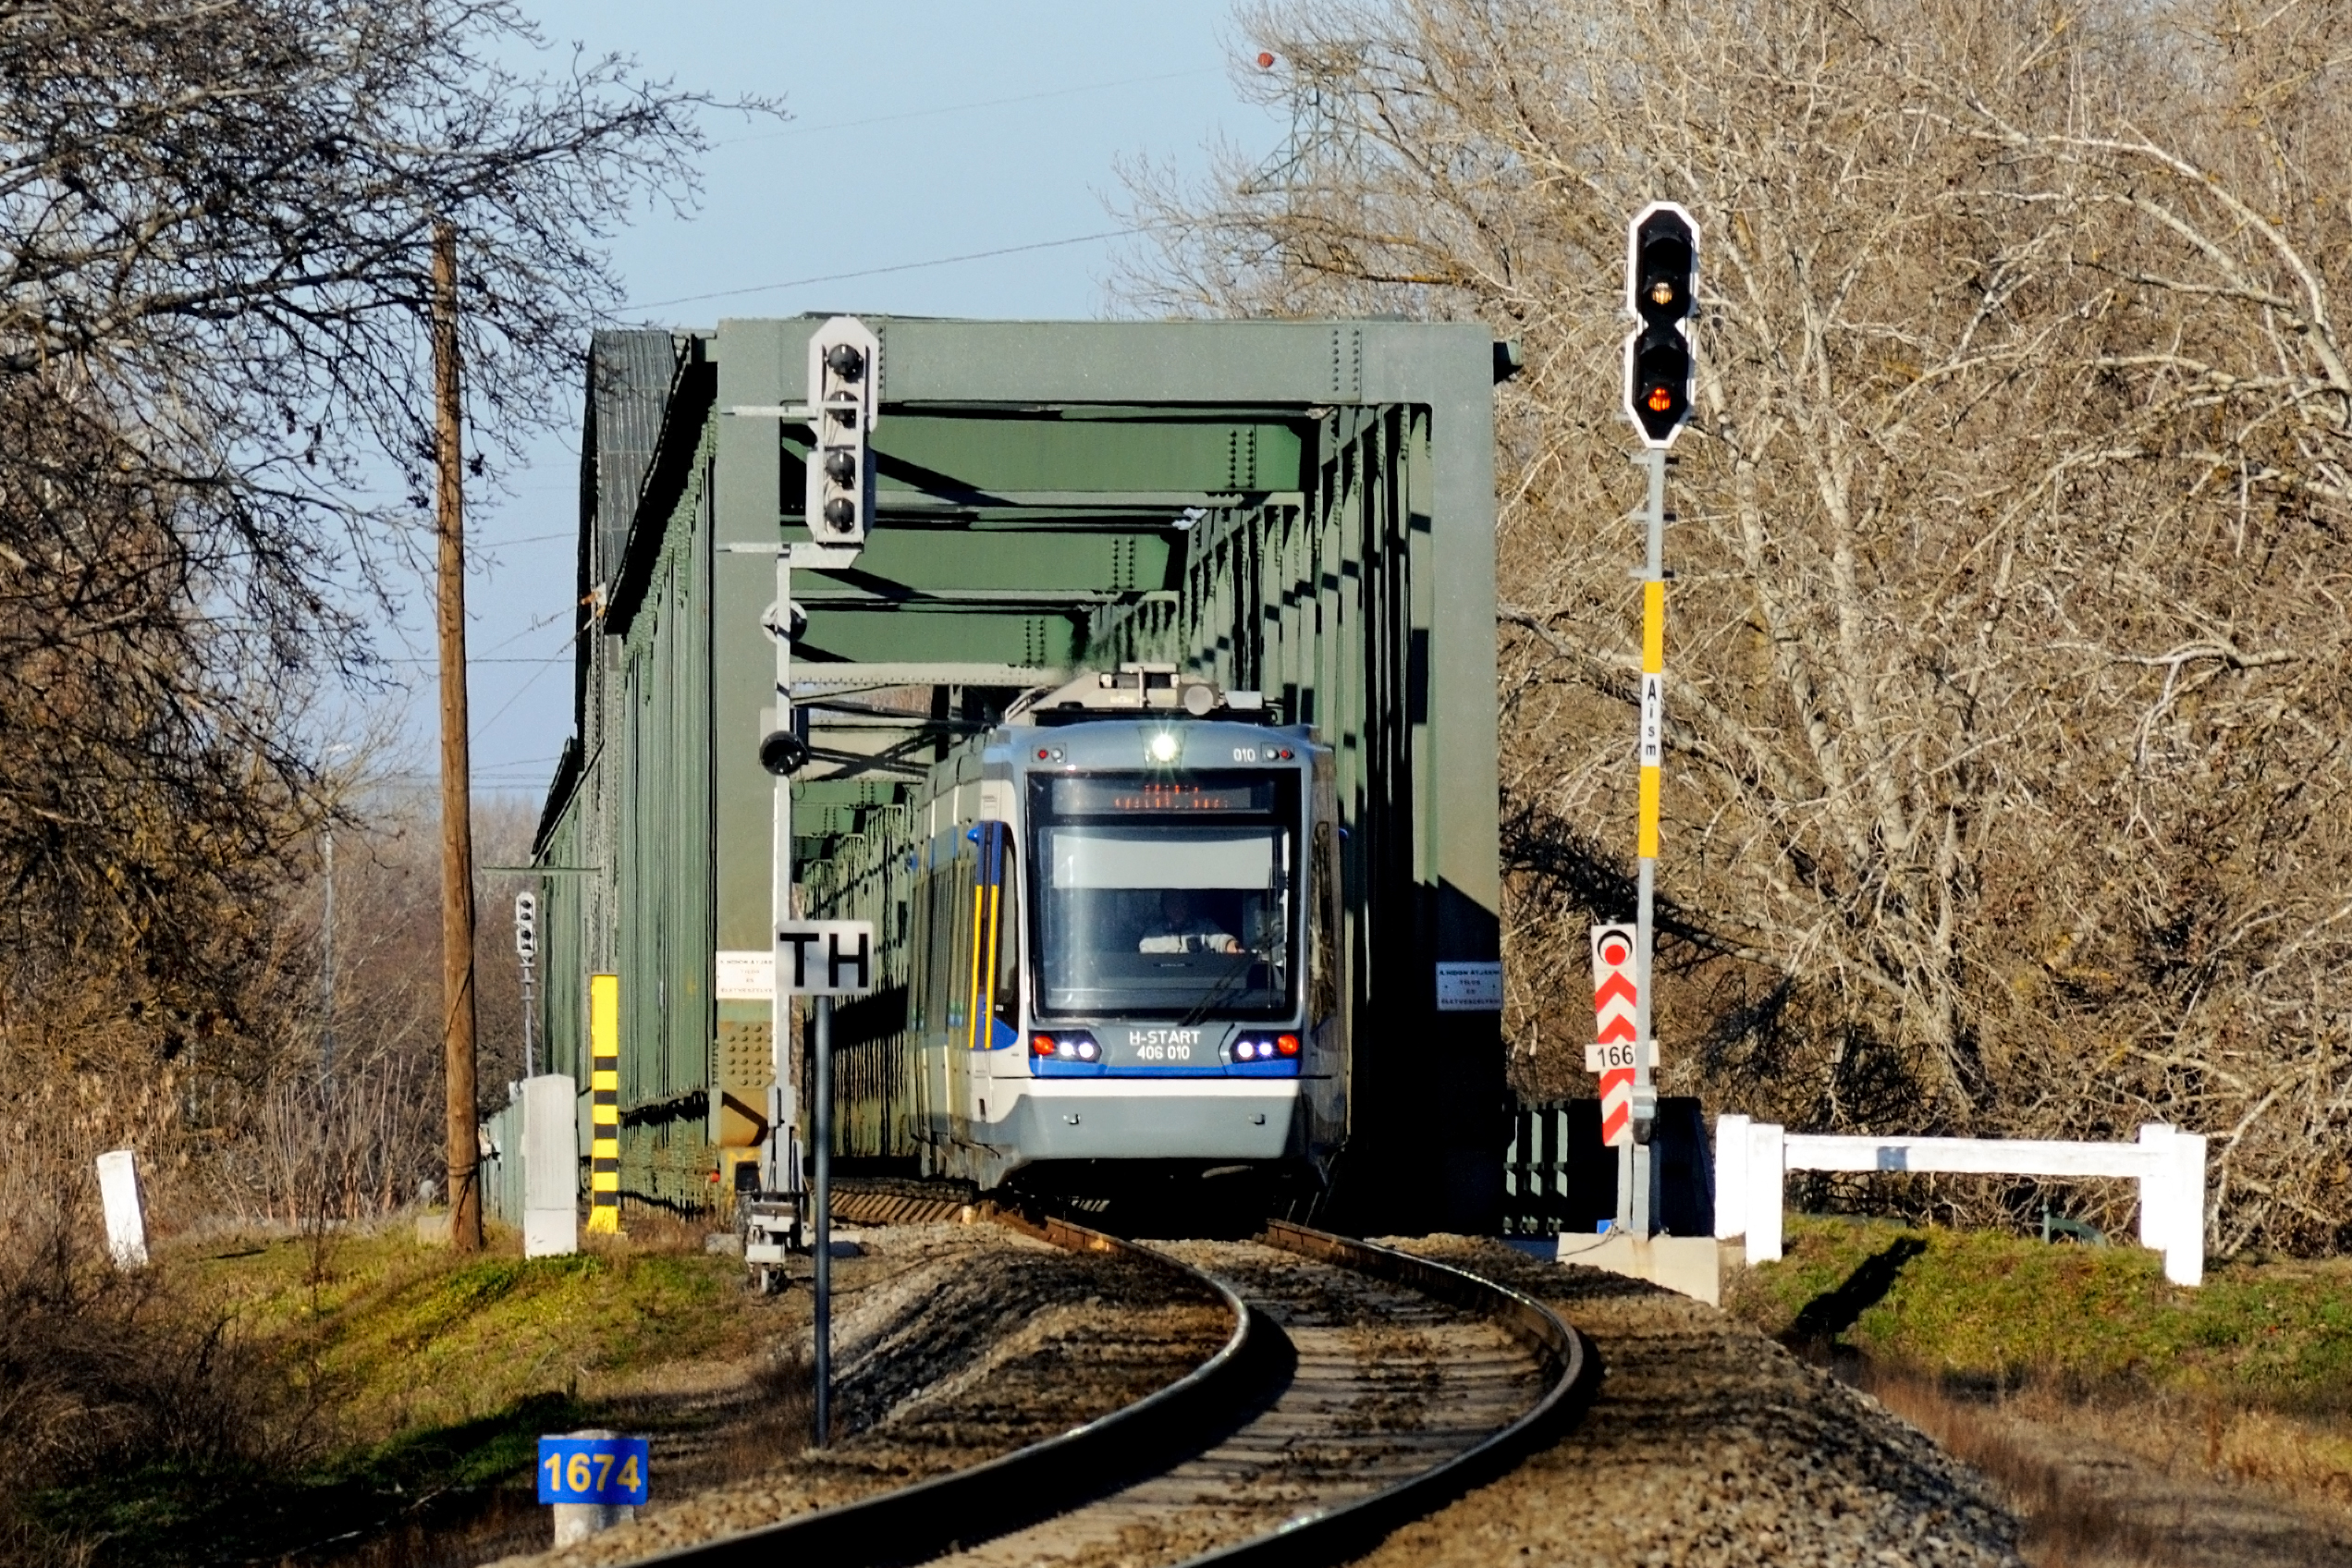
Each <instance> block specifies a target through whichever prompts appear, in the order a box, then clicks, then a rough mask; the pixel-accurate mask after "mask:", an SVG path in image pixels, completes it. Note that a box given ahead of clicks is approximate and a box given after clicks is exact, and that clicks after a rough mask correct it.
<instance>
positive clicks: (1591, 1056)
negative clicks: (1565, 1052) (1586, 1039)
mask: <svg viewBox="0 0 2352 1568" xmlns="http://www.w3.org/2000/svg"><path fill="white" fill-rule="evenodd" d="M1640 1053H1641V1047H1640V1045H1639V1044H1638V1043H1636V1042H1635V1041H1632V1040H1613V1041H1611V1043H1610V1044H1608V1045H1605V1046H1586V1047H1585V1071H1586V1072H1619V1071H1622V1070H1623V1069H1625V1068H1628V1067H1639V1066H1641V1065H1642V1060H1641V1055H1640ZM1648 1054H1649V1065H1650V1066H1652V1067H1656V1066H1657V1065H1658V1047H1657V1046H1656V1044H1655V1043H1653V1044H1652V1045H1651V1046H1650V1047H1649V1053H1648Z"/></svg>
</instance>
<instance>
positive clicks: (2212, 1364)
mask: <svg viewBox="0 0 2352 1568" xmlns="http://www.w3.org/2000/svg"><path fill="white" fill-rule="evenodd" d="M1725 1305H1726V1306H1727V1307H1729V1309H1730V1310H1732V1311H1733V1313H1735V1314H1736V1315H1738V1316H1740V1317H1744V1318H1746V1319H1747V1320H1748V1321H1750V1322H1752V1323H1754V1324H1756V1325H1757V1326H1758V1327H1759V1328H1761V1329H1764V1330H1765V1331H1766V1332H1768V1333H1770V1334H1772V1335H1773V1336H1775V1337H1776V1338H1779V1339H1780V1340H1782V1341H1783V1342H1786V1343H1788V1344H1790V1345H1792V1346H1794V1347H1795V1348H1797V1349H1799V1350H1800V1351H1802V1352H1804V1353H1806V1354H1809V1355H1812V1356H1815V1357H1816V1358H1819V1359H1827V1360H1832V1361H1835V1362H1838V1363H1840V1364H1841V1366H1842V1367H1843V1369H1844V1373H1845V1375H1847V1376H1849V1377H1850V1378H1853V1379H1854V1380H1855V1381H1856V1382H1858V1383H1860V1384H1861V1385H1862V1386H1863V1387H1865V1388H1867V1389H1869V1390H1872V1391H1873V1392H1876V1393H1877V1394H1878V1395H1879V1396H1880V1398H1881V1399H1882V1400H1883V1401H1885V1402H1886V1403H1888V1404H1889V1405H1891V1406H1892V1407H1893V1408H1894V1409H1896V1410H1897V1411H1899V1412H1900V1413H1901V1414H1903V1415H1905V1416H1907V1417H1909V1418H1910V1419H1911V1420H1912V1421H1914V1422H1915V1423H1916V1424H1917V1425H1918V1426H1919V1427H1922V1428H1923V1429H1925V1430H1927V1431H1928V1432H1929V1434H1930V1435H1931V1436H1933V1437H1935V1438H1936V1439H1937V1440H1938V1441H1940V1442H1942V1443H1943V1444H1944V1445H1945V1446H1946V1447H1947V1448H1949V1449H1951V1450H1952V1451H1953V1452H1954V1453H1955V1454H1957V1455H1958V1456H1959V1457H1960V1458H1962V1459H1963V1460H1966V1462H1968V1463H1970V1464H1974V1465H1976V1466H1977V1467H1978V1469H1980V1470H1982V1471H1983V1472H1984V1473H1985V1474H1986V1475H1988V1476H1991V1478H1992V1479H1993V1481H1994V1482H1995V1483H1996V1485H1998V1486H1999V1487H2000V1488H2002V1490H2003V1493H2004V1494H2005V1495H2006V1496H2007V1498H2008V1499H2009V1501H2010V1502H2011V1504H2012V1506H2013V1507H2015V1508H2016V1509H2017V1510H2018V1512H2019V1513H2020V1514H2021V1515H2023V1516H2025V1517H2026V1519H2027V1535H2026V1539H2025V1543H2024V1544H2025V1549H2026V1554H2027V1559H2028V1561H2030V1562H2034V1563H2036V1564H2038V1565H2040V1568H2063V1565H2065V1564H2073V1563H2091V1562H2148V1563H2170V1562H2186V1561H2191V1560H2196V1559H2197V1553H2196V1552H2194V1551H2187V1552H2186V1555H2185V1554H2184V1552H2185V1549H2184V1547H2183V1546H2182V1544H2181V1543H2182V1541H2183V1540H2186V1539H2187V1537H2189V1536H2190V1534H2191V1533H2192V1526H2193V1528H2194V1529H2195V1530H2202V1531H2204V1532H2206V1533H2207V1535H2208V1537H2214V1536H2217V1535H2225V1534H2226V1532H2227V1531H2228V1530H2229V1529H2230V1528H2232V1527H2234V1526H2233V1525H2232V1523H2231V1522H2232V1520H2233V1519H2234V1518H2237V1517H2241V1516H2242V1515H2239V1514H2236V1513H2233V1511H2232V1510H2231V1509H2230V1508H2228V1507H2226V1506H2221V1505H2218V1504H2216V1503H2215V1502H2214V1501H2213V1494H2212V1493H2211V1491H2210V1490H2208V1491H2202V1492H2200V1491H2199V1489H2198V1488H2199V1486H2207V1485H2210V1483H2211V1482H2213V1481H2216V1480H2226V1481H2235V1482H2238V1483H2244V1484H2247V1485H2249V1486H2251V1487H2253V1488H2258V1489H2259V1491H2260V1492H2262V1493H2266V1494H2268V1495H2269V1496H2271V1497H2273V1498H2276V1499H2283V1500H2286V1501H2292V1502H2294V1503H2296V1504H2298V1505H2301V1506H2302V1507H2303V1508H2304V1509H2305V1510H2306V1511H2307V1513H2306V1515H2304V1516H2308V1517H2315V1518H2316V1517H2320V1516H2322V1515H2324V1516H2328V1517H2342V1518H2352V1260H2342V1259H2337V1260H2328V1261H2321V1262H2298V1261H2292V1260H2277V1259H2256V1258H2248V1259H2243V1260H2236V1261H2231V1262H2226V1263H2223V1264H2221V1265H2219V1266H2216V1267H2214V1268H2211V1269H2209V1270H2208V1272H2207V1275H2206V1280H2205V1283H2204V1284H2203V1285H2202V1286H2201V1287H2199V1288H2198V1289H2195V1290H2190V1289H2186V1288H2183V1287H2180V1286H2176V1285H2174V1284H2171V1283H2169V1282H2168V1281H2167V1280H2165V1279H2164V1277H2163V1268H2162V1261H2161V1259H2160V1258H2159V1257H2158V1256H2156V1255H2155V1254H2153V1253H2149V1252H2145V1251H2142V1250H2140V1249H2139V1248H2137V1247H2132V1246H2122V1245H2118V1246H2108V1247H2098V1246H2084V1245H2077V1244H2071V1243H2067V1244H2058V1245H2052V1244H2049V1243H2041V1242H2039V1241H2032V1240H2027V1239H2024V1238H2020V1237H2015V1236H2007V1235H2000V1234H1993V1233H1988V1232H1983V1231H1947V1230H1940V1229H1935V1228H1922V1227H1916V1226H1907V1225H1904V1224H1901V1223H1896V1222H1891V1221H1880V1220H1867V1219H1865V1220H1853V1219H1799V1220H1795V1221H1794V1222H1793V1223H1792V1225H1791V1227H1790V1231H1789V1234H1788V1241H1787V1254H1786V1256H1785V1258H1784V1259H1783V1260H1782V1261H1781V1262H1779V1263H1775V1264H1768V1265H1764V1266H1762V1267H1759V1268H1753V1269H1749V1270H1746V1271H1745V1272H1744V1273H1743V1274H1742V1275H1741V1276H1740V1277H1739V1279H1738V1280H1737V1281H1736V1282H1735V1284H1734V1285H1733V1290H1732V1292H1731V1294H1730V1296H1729V1298H1728V1299H1727V1301H1726V1303H1725ZM2053 1432H2054V1433H2064V1434H2067V1435H2068V1436H2069V1437H2070V1438H2072V1439H2090V1440H2092V1441H2093V1442H2095V1443H2098V1444H2101V1445H2104V1446H2105V1447H2106V1448H2108V1449H2112V1450H2122V1451H2124V1452H2129V1453H2132V1454H2135V1455H2137V1456H2138V1459H2139V1460H2140V1461H2141V1462H2142V1464H2143V1465H2144V1467H2145V1472H2146V1474H2147V1475H2148V1476H2154V1477H2156V1479H2154V1480H2152V1481H2151V1480H2142V1481H2139V1482H2136V1483H2134V1485H2135V1486H2138V1487H2139V1488H2142V1489H2141V1491H2140V1492H2139V1493H2138V1494H2134V1501H2124V1497H2123V1494H2118V1493H2115V1492H2113V1490H2112V1486H2113V1481H2114V1477H2113V1476H2101V1474H2100V1473H2099V1472H2097V1471H2096V1470H2091V1471H2078V1470H2077V1469H2076V1467H2075V1466H2074V1465H2073V1464H2071V1463H2070V1462H2067V1461H2065V1460H2064V1459H2063V1458H2062V1457H2060V1456H2059V1455H2058V1453H2057V1452H2056V1451H2053V1450H2052V1449H2050V1448H2049V1447H2048V1446H2047V1445H2048V1439H2047V1437H2046V1436H2040V1435H2037V1434H2038V1433H2039V1434H2049V1433H2053ZM2164 1477H2173V1478H2174V1479H2175V1480H2176V1481H2177V1482H2178V1485H2176V1486H2174V1487H2173V1488H2172V1490H2171V1491H2170V1492H2169V1493H2168V1492H2167V1491H2166V1490H2165V1488H2166V1486H2167V1482H2166V1481H2165V1480H2164V1479H2163V1478H2164ZM2150 1488H2152V1490H2151V1489H2150ZM2150 1495H2154V1496H2158V1497H2175V1498H2177V1499H2178V1500H2179V1501H2177V1504H2176V1505H2175V1504H2174V1503H2172V1502H2169V1501H2168V1502H2167V1503H2166V1504H2164V1506H2163V1507H2162V1508H2161V1509H2159V1510H2157V1512H2159V1513H2164V1514H2165V1517H2164V1518H2163V1519H2162V1520H2159V1519H2156V1518H2154V1517H2153V1516H2152V1515H2151V1513H2150V1506H2151V1505H2150V1504H2149V1502H2148V1501H2147V1497H2148V1496H2150ZM2174 1506H2177V1508H2178V1510H2179V1521H2178V1522H2177V1523H2175V1522H2174V1521H2173V1520H2172V1519H2171V1511H2172V1510H2173V1508H2174ZM2260 1512H2261V1511H2260V1510H2257V1511H2256V1513H2260ZM2266 1517H2270V1518H2272V1520H2273V1522H2278V1521H2283V1520H2284V1519H2285V1516H2284V1515H2278V1514H2275V1513H2272V1514H2271V1515H2267V1516H2266ZM2279 1530H2280V1531H2283V1532H2284V1533H2283V1534H2281V1533H2278V1532H2273V1533H2272V1535H2270V1536H2267V1537H2264V1539H2263V1541H2262V1542H2261V1543H2260V1544H2261V1550H2260V1551H2255V1550H2253V1549H2254V1546H2255V1544H2256V1543H2255V1542H2254V1540H2253V1538H2252V1537H2243V1539H2244V1544H2245V1545H2246V1547H2247V1549H2248V1550H2247V1555H2246V1556H2245V1558H2244V1560H2246V1561H2253V1560H2255V1559H2256V1558H2257V1557H2259V1558H2260V1561H2262V1562H2323V1561H2324V1562H2333V1561H2335V1560H2336V1556H2335V1553H2336V1550H2337V1549H2336V1548H2335V1547H2334V1546H2333V1545H2330V1544H2326V1542H2327V1541H2332V1540H2333V1539H2334V1538H2335V1537H2332V1536H2330V1535H2329V1533H2328V1527H2327V1526H2325V1525H2316V1524H2315V1525H2309V1526H2308V1527H2306V1526H2302V1525H2294V1526H2291V1527H2290V1526H2289V1525H2285V1524H2284V1523H2281V1524H2280V1525H2279ZM2175 1537H2179V1538H2178V1539H2176V1538H2175ZM2314 1541H2317V1542H2321V1544H2320V1545H2316V1546H2313V1545H2309V1544H2308V1543H2309V1542H2314ZM2298 1542H2301V1543H2306V1544H2304V1545H2297V1543H2298Z"/></svg>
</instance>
